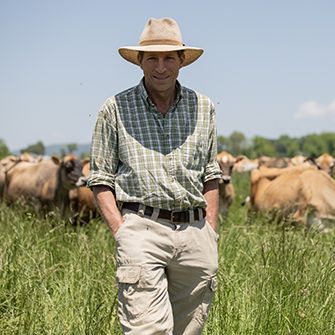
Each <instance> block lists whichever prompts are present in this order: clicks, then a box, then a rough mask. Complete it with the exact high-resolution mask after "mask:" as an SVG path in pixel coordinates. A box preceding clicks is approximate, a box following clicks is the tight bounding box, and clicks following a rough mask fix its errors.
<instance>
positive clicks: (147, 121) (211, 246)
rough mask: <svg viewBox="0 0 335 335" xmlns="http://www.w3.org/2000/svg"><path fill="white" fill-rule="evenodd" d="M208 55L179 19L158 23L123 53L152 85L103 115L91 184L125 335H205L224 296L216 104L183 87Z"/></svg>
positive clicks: (116, 100) (111, 103)
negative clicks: (109, 240) (109, 244)
mask: <svg viewBox="0 0 335 335" xmlns="http://www.w3.org/2000/svg"><path fill="white" fill-rule="evenodd" d="M202 52H203V50H202V49H199V48H193V47H188V46H185V45H184V44H183V42H182V38H181V33H180V30H179V26H178V24H177V22H176V21H174V20H173V19H171V18H162V19H154V18H151V19H149V20H148V22H147V23H146V25H145V28H144V30H143V32H142V35H141V37H140V43H139V46H135V47H122V48H120V49H119V53H120V54H121V56H122V57H123V58H125V59H126V60H127V61H130V62H132V63H134V64H136V65H138V66H140V67H141V69H142V70H143V73H144V78H143V79H142V80H141V82H140V83H139V84H138V85H137V86H135V87H133V88H130V89H128V90H126V91H124V92H121V93H119V94H117V95H116V96H114V97H111V98H109V99H108V100H107V101H106V102H105V104H104V105H103V106H102V109H101V111H100V113H99V115H98V119H97V123H96V127H95V131H94V134H93V139H92V147H91V175H90V178H89V181H88V185H89V187H91V188H92V189H93V192H94V195H95V199H96V202H97V205H98V207H99V210H100V212H101V213H102V216H103V218H104V220H105V221H106V223H107V224H108V226H109V228H110V230H111V232H112V234H113V236H114V238H115V241H116V252H117V274H116V277H117V282H118V289H119V291H118V300H119V317H120V322H121V325H122V328H123V331H124V333H125V334H138V335H150V334H155V335H157V334H174V335H181V334H184V335H186V334H190V335H191V334H192V335H196V334H200V333H201V330H202V328H203V325H204V322H205V320H206V318H207V314H208V310H209V306H210V303H211V299H212V296H213V293H214V291H215V288H216V273H217V266H218V255H217V240H218V235H217V233H216V223H217V216H218V180H219V178H220V177H221V172H220V169H219V167H218V165H217V163H216V159H215V158H216V125H215V113H214V106H213V104H212V102H211V101H210V100H209V99H208V98H207V97H205V96H203V95H201V94H199V93H196V92H194V91H192V90H190V89H187V88H185V87H182V86H181V85H180V84H179V82H178V81H177V77H178V73H179V69H180V68H181V67H183V66H186V65H189V64H191V63H192V62H194V61H195V60H196V59H197V58H199V57H200V56H201V54H202Z"/></svg>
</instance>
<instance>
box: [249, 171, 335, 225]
mask: <svg viewBox="0 0 335 335" xmlns="http://www.w3.org/2000/svg"><path fill="white" fill-rule="evenodd" d="M250 200H251V204H252V206H253V208H254V209H255V210H258V211H263V212H268V213H271V212H272V213H276V214H279V215H280V216H282V217H291V218H292V219H293V220H294V221H295V222H297V223H303V224H305V225H306V226H307V227H308V228H310V227H312V226H313V225H316V226H317V227H318V229H319V230H320V231H326V230H327V229H328V228H327V225H328V224H329V222H332V223H335V181H334V180H333V179H332V178H331V177H330V176H329V175H327V174H326V173H325V172H323V171H320V170H317V169H316V168H315V167H293V168H285V169H278V168H277V169H276V168H266V167H262V168H260V169H257V170H254V171H252V173H251V199H250Z"/></svg>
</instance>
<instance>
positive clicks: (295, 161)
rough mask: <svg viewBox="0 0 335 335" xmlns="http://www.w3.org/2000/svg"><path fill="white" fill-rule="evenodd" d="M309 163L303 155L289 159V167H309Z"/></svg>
mask: <svg viewBox="0 0 335 335" xmlns="http://www.w3.org/2000/svg"><path fill="white" fill-rule="evenodd" d="M310 165H311V162H310V161H309V160H308V158H307V157H305V156H303V155H297V156H294V157H291V158H290V161H289V166H306V167H307V166H310Z"/></svg>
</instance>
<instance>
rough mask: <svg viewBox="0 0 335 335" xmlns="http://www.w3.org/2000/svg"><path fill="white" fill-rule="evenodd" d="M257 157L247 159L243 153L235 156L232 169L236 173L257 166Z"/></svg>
mask: <svg viewBox="0 0 335 335" xmlns="http://www.w3.org/2000/svg"><path fill="white" fill-rule="evenodd" d="M258 165H259V163H258V159H249V158H248V157H247V156H245V155H240V156H237V157H236V159H235V164H234V168H233V170H234V171H236V172H237V173H243V172H249V171H252V170H254V169H257V168H258Z"/></svg>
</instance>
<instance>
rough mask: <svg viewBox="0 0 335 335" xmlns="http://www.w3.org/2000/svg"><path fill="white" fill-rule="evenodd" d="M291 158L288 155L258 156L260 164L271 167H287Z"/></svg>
mask: <svg viewBox="0 0 335 335" xmlns="http://www.w3.org/2000/svg"><path fill="white" fill-rule="evenodd" d="M289 161H290V160H289V158H287V157H268V156H260V157H258V166H266V167H269V168H286V167H288V166H289Z"/></svg>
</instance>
